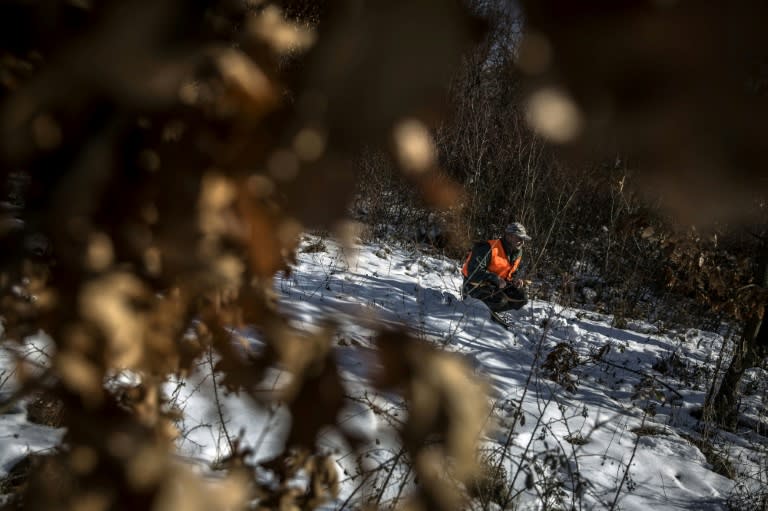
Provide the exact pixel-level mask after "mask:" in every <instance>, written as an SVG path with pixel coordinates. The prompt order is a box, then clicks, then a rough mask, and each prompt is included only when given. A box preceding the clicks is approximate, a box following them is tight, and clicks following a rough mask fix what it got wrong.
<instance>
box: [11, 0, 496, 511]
mask: <svg viewBox="0 0 768 511" xmlns="http://www.w3.org/2000/svg"><path fill="white" fill-rule="evenodd" d="M318 5H320V6H319V7H318ZM285 7H286V10H287V12H288V13H289V15H290V16H284V15H283V12H282V10H281V8H280V6H279V5H275V4H272V3H269V2H264V1H260V0H251V1H246V0H243V1H236V0H221V1H208V2H203V1H195V2H190V1H185V2H182V1H178V0H160V1H158V0H135V1H132V2H119V1H108V0H103V1H93V2H74V1H64V0H59V1H52V2H41V3H30V2H23V1H20V0H11V1H9V2H4V3H3V4H2V6H0V20H2V22H0V25H2V30H0V34H2V35H0V171H1V175H0V177H1V178H2V182H4V183H8V186H9V190H10V191H12V192H13V194H12V195H13V197H14V198H15V203H14V204H11V203H9V204H6V205H5V206H7V207H5V208H4V211H3V213H2V231H0V243H1V244H2V250H0V253H1V254H2V255H1V256H0V257H2V261H0V263H1V264H2V267H1V268H0V271H2V274H1V275H0V300H2V316H3V322H4V327H5V334H4V338H3V342H4V343H9V342H20V341H21V340H23V339H24V338H25V337H26V336H28V335H30V334H32V333H34V332H37V331H38V329H42V330H44V331H45V332H47V333H48V334H49V335H50V336H51V338H52V339H53V341H54V343H55V347H56V352H55V354H54V355H53V359H52V362H51V365H50V369H49V371H48V372H47V373H46V374H45V376H46V379H44V380H41V379H33V378H31V377H30V378H24V377H23V375H25V374H29V371H25V370H24V369H25V362H24V361H23V360H20V361H19V368H18V369H19V370H18V374H19V375H22V378H21V385H22V389H25V390H27V389H28V390H33V389H39V388H41V387H42V388H44V389H45V390H46V391H48V392H50V393H52V394H53V395H55V396H56V398H57V399H59V400H60V401H61V402H62V403H63V412H62V425H63V426H64V427H66V435H65V438H64V441H63V444H62V447H61V449H59V450H58V452H56V453H55V454H52V455H50V456H48V457H46V458H45V459H44V460H43V461H42V462H41V463H40V464H39V465H38V468H37V469H36V470H33V472H32V474H31V475H30V477H29V480H28V481H27V483H26V485H25V487H24V489H23V490H22V495H20V496H19V500H18V502H19V503H20V504H19V505H23V506H24V507H25V508H29V509H51V508H53V507H56V508H57V509H93V510H98V509H146V508H156V509H206V510H207V509H225V508H226V509H234V508H239V507H243V506H244V505H246V503H249V502H255V505H257V506H259V507H262V508H279V509H305V508H312V507H315V506H317V505H319V504H321V503H322V502H324V501H327V500H328V499H331V498H333V497H334V496H335V495H336V494H337V493H338V489H339V488H338V484H339V483H338V477H337V474H336V472H335V470H336V469H335V467H334V466H333V464H332V463H331V462H330V461H329V459H327V458H324V457H322V456H320V455H319V453H318V452H317V450H316V448H315V436H316V434H317V432H318V430H319V429H320V428H321V427H324V426H326V425H332V424H333V423H334V421H335V419H336V415H337V412H338V411H339V409H340V408H341V406H342V404H343V395H344V393H343V387H342V384H341V380H340V377H339V374H338V371H337V368H336V366H335V362H334V358H333V356H332V339H333V338H334V326H333V325H329V326H328V327H327V328H326V329H325V330H323V331H322V332H321V333H319V334H314V335H307V334H306V333H304V332H301V331H297V330H296V329H294V328H291V327H290V326H288V324H287V322H286V321H285V318H283V317H281V316H280V315H279V314H278V313H277V312H276V310H275V307H274V305H275V303H274V302H275V297H274V295H273V292H272V279H273V276H274V274H275V273H276V272H277V271H279V270H285V271H290V266H289V262H290V261H291V259H292V257H293V254H294V252H295V250H296V247H297V244H298V239H299V234H300V232H302V230H304V229H306V228H310V227H321V226H322V227H328V228H330V227H335V226H337V225H338V223H339V222H340V220H341V219H342V217H343V214H344V212H345V209H346V205H347V204H348V203H349V200H350V194H351V191H352V189H353V186H354V178H355V166H354V164H353V163H354V161H355V159H356V154H357V153H358V152H359V149H360V148H361V147H363V146H368V145H370V146H381V147H388V148H389V149H390V150H392V152H393V155H394V156H393V160H394V161H396V163H397V165H398V166H399V168H400V169H401V170H402V171H403V172H404V173H405V175H406V176H408V178H409V179H410V180H411V181H412V182H413V183H414V184H415V186H416V187H417V188H419V189H420V190H421V192H422V194H423V196H424V200H425V202H426V203H427V204H430V205H439V206H445V205H447V204H451V203H452V202H454V201H456V200H457V198H458V188H457V187H456V186H455V185H452V184H451V183H450V182H449V181H446V180H444V179H442V178H440V179H436V176H438V169H437V165H436V162H435V158H434V150H433V149H432V144H431V142H430V138H429V135H428V133H429V131H428V127H429V125H430V124H433V123H434V122H435V121H436V119H438V115H439V113H440V109H441V105H440V104H439V102H436V101H435V99H436V98H439V97H440V91H441V88H442V87H443V84H444V83H445V78H446V76H447V74H448V73H449V72H450V71H451V69H452V68H453V66H454V65H455V63H456V62H457V61H458V57H459V55H460V54H461V52H462V51H463V50H464V48H465V47H466V45H467V43H468V42H469V41H471V39H472V37H473V36H474V35H475V34H477V33H478V32H479V31H480V30H481V29H482V27H481V25H480V24H479V23H477V22H476V21H475V20H473V19H472V18H470V17H469V16H467V15H466V13H465V12H464V11H463V10H462V9H460V8H459V6H458V4H454V3H450V2H449V3H445V2H444V1H442V0H440V1H437V0H432V1H424V2H418V3H412V2H404V1H396V2H387V3H383V4H382V3H373V2H371V3H369V5H361V4H359V3H358V2H351V1H342V0H338V1H329V2H325V3H323V4H316V3H314V2H308V1H304V2H302V1H292V2H285ZM427 24H428V25H429V27H430V30H429V33H428V34H427V33H425V31H424V29H423V27H424V26H426V25H427ZM395 32H396V34H397V36H396V37H395V36H394V34H395ZM19 190H21V191H19ZM22 222H23V224H22ZM192 320H196V323H195V325H196V327H195V328H194V331H193V335H189V334H188V330H189V328H190V325H191V324H192ZM245 324H248V325H253V326H255V327H256V328H257V329H258V330H259V331H261V332H262V333H263V340H264V341H265V343H266V345H267V349H266V350H265V352H264V353H263V354H261V355H259V356H248V357H243V356H242V355H241V354H240V351H239V350H237V349H235V347H234V343H235V342H236V341H237V339H235V338H234V337H235V335H234V334H232V333H231V332H232V330H231V329H230V328H228V327H238V326H241V325H245ZM380 343H381V345H380V353H381V359H382V363H383V366H384V368H385V370H384V372H383V373H382V375H381V376H380V377H379V379H378V383H379V385H380V386H381V387H383V388H388V389H395V390H400V391H402V392H403V395H404V396H405V398H406V400H407V401H408V402H409V405H410V413H409V420H408V422H407V424H406V425H405V426H404V429H403V431H402V439H403V445H404V446H405V448H406V449H407V451H408V453H409V455H410V458H411V459H412V460H413V462H414V468H413V469H414V471H415V474H416V477H417V478H418V480H419V481H420V482H419V485H418V487H417V491H416V493H415V494H414V498H413V500H412V501H411V503H410V504H409V505H410V506H412V508H415V509H455V508H457V506H458V505H459V504H458V500H457V499H459V498H460V495H459V494H458V493H457V492H456V491H455V490H454V489H448V490H446V488H445V486H446V485H445V481H447V480H448V479H446V478H444V477H442V476H441V473H442V471H443V469H444V468H445V467H447V466H451V467H452V469H451V470H452V473H453V476H454V477H456V478H458V479H459V480H467V479H469V478H470V477H471V475H472V473H473V468H474V449H473V447H472V446H473V445H474V440H475V439H476V435H477V434H479V431H478V430H479V424H476V422H477V420H478V419H476V418H479V417H483V416H484V415H485V414H484V413H481V412H480V411H478V409H477V408H478V406H480V405H478V403H481V402H483V401H484V400H482V399H479V397H480V396H482V395H483V392H482V389H480V388H479V387H476V386H474V385H470V384H469V379H468V376H467V373H466V371H465V369H464V368H463V366H462V364H461V363H460V362H459V361H457V360H455V359H453V358H450V357H447V356H445V355H443V354H440V353H438V352H437V351H435V350H434V349H432V348H430V347H428V346H427V345H425V344H423V343H420V342H417V341H416V340H415V339H414V338H413V337H412V336H411V335H410V334H409V333H407V332H405V331H400V332H385V333H383V334H382V335H381V337H380ZM211 348H212V349H213V350H215V352H216V354H217V355H218V360H219V362H218V364H217V366H216V370H217V371H219V372H220V373H221V378H220V381H221V382H222V383H223V384H224V385H225V386H226V387H227V388H228V389H229V390H231V391H235V392H241V393H250V394H251V396H252V397H253V398H254V399H255V400H256V402H261V403H264V401H263V400H264V399H265V398H264V396H263V395H260V394H258V393H255V392H254V391H255V389H256V388H257V386H258V385H259V383H260V382H261V377H262V375H263V374H264V370H265V369H267V368H269V367H280V368H283V369H285V370H287V371H290V372H291V373H292V374H293V375H294V379H293V380H292V383H291V385H290V386H289V387H287V388H285V389H283V391H282V393H281V395H280V396H279V399H281V400H283V401H284V402H286V403H287V404H288V406H289V408H290V411H291V413H292V414H293V418H294V420H293V421H292V423H293V427H292V429H291V431H290V434H289V436H288V441H287V444H286V450H285V452H284V453H283V454H282V455H281V456H279V457H278V458H276V459H275V460H272V461H271V462H270V463H269V464H268V465H265V468H269V469H271V470H273V471H274V472H275V473H276V474H277V476H278V480H279V481H281V482H282V483H283V484H281V485H278V486H277V487H269V488H263V487H259V485H258V484H257V483H256V481H255V478H254V468H255V467H253V466H249V465H248V463H247V462H246V461H245V460H246V454H247V446H240V445H237V442H235V444H234V447H235V449H234V452H233V453H231V456H230V457H229V459H228V460H227V461H228V466H229V467H230V468H231V469H230V471H229V472H228V475H227V476H226V477H225V478H224V479H221V480H217V481H202V480H200V477H199V476H198V475H195V474H193V473H192V471H190V470H188V469H186V468H185V467H184V466H182V465H180V464H178V463H177V462H175V461H173V459H172V458H171V456H170V452H171V451H172V450H173V441H174V438H175V437H176V435H177V434H178V432H177V431H176V428H175V425H174V424H175V419H176V417H175V416H174V414H173V412H170V411H168V410H167V409H166V407H164V400H165V397H164V395H163V393H162V384H163V382H164V381H165V379H166V377H167V375H169V374H184V373H185V372H187V371H189V370H190V368H192V367H193V365H194V364H195V363H196V362H197V361H199V360H200V359H201V358H202V357H204V356H205V355H206V352H207V351H208V350H209V349H211ZM122 369H130V370H132V371H135V372H136V373H137V374H139V375H140V376H141V384H140V386H139V387H137V388H135V389H131V390H130V392H126V393H123V394H121V395H120V396H116V395H113V394H111V393H110V392H109V391H107V390H106V389H105V388H104V386H103V382H104V381H105V378H106V377H107V376H108V375H109V374H111V373H112V372H113V371H115V370H122ZM15 397H16V398H20V397H22V396H21V395H20V394H19V395H17V396H15ZM264 404H267V403H264ZM475 426H477V428H475ZM349 440H350V442H351V443H352V445H353V446H355V445H356V444H355V443H354V439H349ZM449 460H450V461H449ZM302 468H303V469H304V470H306V471H307V473H308V474H310V480H311V482H310V484H309V487H308V488H307V490H306V491H297V490H295V489H293V488H292V487H290V486H289V485H288V484H287V481H288V480H289V479H290V477H291V476H292V475H293V474H295V473H296V471H297V470H299V469H302ZM254 499H255V500H254Z"/></svg>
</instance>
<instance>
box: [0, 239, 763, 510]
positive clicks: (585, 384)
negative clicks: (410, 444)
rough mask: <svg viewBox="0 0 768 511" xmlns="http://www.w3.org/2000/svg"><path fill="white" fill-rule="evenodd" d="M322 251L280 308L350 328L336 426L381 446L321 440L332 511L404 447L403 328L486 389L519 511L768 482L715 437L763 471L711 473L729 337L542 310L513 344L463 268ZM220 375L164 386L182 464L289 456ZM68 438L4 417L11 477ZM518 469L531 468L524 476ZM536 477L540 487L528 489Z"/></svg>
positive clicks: (682, 503) (3, 448)
mask: <svg viewBox="0 0 768 511" xmlns="http://www.w3.org/2000/svg"><path fill="white" fill-rule="evenodd" d="M319 241H321V240H320V239H319V238H317V237H315V236H312V235H308V234H307V235H305V236H304V240H303V243H302V247H304V248H306V247H310V246H312V247H320V246H321V245H322V246H324V249H322V250H320V251H316V250H308V251H300V252H299V254H298V264H297V265H296V267H295V268H294V269H293V271H292V272H291V273H290V275H289V276H286V275H283V274H279V275H278V276H277V277H276V281H275V290H276V291H277V292H278V294H279V296H280V299H279V307H280V309H281V311H282V312H283V313H284V314H285V315H286V316H287V317H288V318H289V319H290V321H291V323H292V324H293V325H294V326H296V327H297V328H300V329H303V330H307V331H313V330H317V329H319V328H320V325H321V324H322V323H323V321H324V320H326V319H328V318H332V319H333V320H334V321H335V322H337V323H338V324H339V325H341V327H340V330H339V332H338V334H337V339H336V346H335V348H334V349H335V356H336V360H337V362H338V364H339V366H340V368H341V370H342V377H343V379H344V384H345V387H346V392H347V394H348V396H349V398H348V400H347V405H346V406H345V408H344V410H343V411H342V413H341V414H340V416H339V427H340V428H342V430H343V431H345V432H347V433H351V434H354V435H355V436H356V437H357V438H360V439H362V440H363V441H364V442H366V443H367V444H368V445H369V446H370V448H369V450H368V455H367V456H366V457H364V459H362V460H359V459H358V458H357V456H356V455H355V454H353V453H351V450H350V448H349V447H348V446H347V445H346V444H345V442H344V440H343V439H342V436H341V435H339V434H338V432H337V431H334V430H332V429H329V430H328V431H327V432H326V433H324V434H323V435H322V437H321V438H320V439H319V440H318V441H319V444H320V445H321V446H322V447H323V448H324V449H326V450H327V452H330V453H333V455H334V456H335V459H336V461H337V465H338V467H339V471H340V474H341V480H342V493H341V495H340V497H339V499H338V500H337V501H336V502H334V503H332V504H331V505H330V506H328V507H327V508H328V509H334V508H338V507H341V506H342V504H343V503H345V502H347V501H348V500H350V502H352V501H353V499H354V497H355V492H357V491H358V490H357V488H358V486H360V484H361V482H360V481H361V478H362V475H361V474H362V473H363V471H364V470H366V469H369V468H374V467H377V466H391V463H393V460H392V458H393V457H394V454H396V452H397V449H398V444H397V436H396V434H395V430H394V429H393V428H394V427H395V426H396V425H397V422H398V421H399V420H403V419H404V417H405V416H406V415H407V410H406V409H405V407H404V405H403V403H402V402H401V401H400V400H399V398H398V397H397V396H394V395H388V394H382V393H377V392H375V391H373V390H372V389H371V387H370V385H368V381H369V378H370V376H371V373H372V370H373V367H372V365H373V364H374V363H375V360H376V358H375V357H374V356H373V355H374V353H373V351H372V350H373V349H374V348H373V347H372V344H371V339H372V336H373V335H374V332H375V331H376V329H377V328H378V327H380V326H381V325H393V326H394V325H407V326H408V327H409V328H411V329H412V330H413V331H415V332H417V333H418V336H419V337H421V338H424V339H427V340H429V341H430V342H432V343H434V344H435V345H436V346H439V347H440V348H441V349H444V350H446V351H449V352H453V353H455V354H457V355H459V356H460V357H461V358H462V359H463V360H464V361H465V363H466V364H467V365H468V366H469V367H470V368H471V369H472V372H473V374H474V375H475V376H476V377H477V378H478V379H481V380H483V381H485V382H487V384H488V386H489V388H490V393H489V395H488V396H486V397H487V399H488V401H489V404H490V405H491V407H492V413H491V417H489V420H488V424H489V427H488V429H487V431H486V434H485V435H486V436H485V438H484V439H483V441H482V446H481V452H483V453H486V454H488V455H489V456H493V453H498V452H499V450H500V448H501V447H502V446H504V445H507V444H508V446H509V452H510V455H509V456H507V457H505V458H504V461H503V465H504V468H505V469H506V471H507V474H508V483H509V485H510V487H514V488H513V491H514V493H519V496H518V498H517V500H516V505H517V506H518V508H519V509H541V508H542V507H544V504H543V502H544V500H546V501H548V504H549V505H554V504H557V503H558V502H559V503H561V504H562V507H564V508H570V507H571V505H574V506H575V507H576V508H579V509H611V508H613V509H622V510H626V511H632V510H638V511H639V510H647V509H654V510H655V511H672V510H683V509H685V510H690V509H697V510H718V509H727V501H728V499H729V497H731V496H732V495H733V494H734V491H736V487H737V486H739V485H741V487H743V486H744V485H746V486H747V487H749V486H750V485H751V484H752V485H753V484H760V481H759V479H760V478H761V477H762V478H763V481H762V482H763V484H764V483H765V480H764V477H765V475H764V474H765V469H764V464H765V459H766V457H765V453H766V450H768V448H767V447H766V445H768V443H767V442H766V439H765V438H764V437H760V436H759V435H757V434H755V433H748V432H744V433H743V434H729V433H725V432H716V433H715V434H714V436H713V437H712V438H711V439H710V441H711V442H716V441H717V442H719V443H718V445H720V446H723V450H728V454H730V457H731V458H732V460H733V461H734V466H736V467H737V470H738V471H739V472H740V473H741V474H752V479H748V478H747V479H742V480H739V481H735V480H731V479H728V478H726V477H724V476H722V475H719V474H717V473H715V472H714V471H713V470H712V468H713V467H712V465H711V464H710V462H708V461H707V457H706V456H705V455H704V453H702V451H701V450H700V449H699V447H697V446H696V444H695V442H693V441H692V440H691V439H692V438H695V437H697V432H698V430H697V427H698V421H697V420H696V419H695V418H694V417H692V416H691V415H690V413H689V412H690V411H691V410H692V409H694V408H695V407H697V406H700V405H701V404H702V403H703V402H704V399H705V397H706V393H707V392H708V390H709V385H710V382H711V377H712V367H713V366H714V361H715V360H716V357H717V356H718V354H719V353H720V350H721V345H722V343H723V337H722V336H721V335H720V334H718V333H713V332H704V331H699V330H694V329H688V330H683V331H662V330H661V329H660V327H659V326H658V325H652V324H649V323H646V322H643V321H640V320H631V321H628V322H627V327H626V328H624V329H620V328H615V327H613V326H611V325H612V323H613V321H612V319H613V318H612V317H610V316H608V315H601V314H597V313H595V312H590V311H587V310H580V309H576V308H571V307H563V306H560V305H557V304H554V303H550V302H546V301H540V300H533V301H532V302H531V303H530V304H529V305H527V306H526V307H525V308H524V309H523V310H521V311H517V312H515V313H513V314H512V317H513V323H514V325H513V327H512V329H511V331H507V330H504V329H503V328H501V327H500V326H499V325H497V324H495V323H493V322H492V321H491V320H490V315H489V313H488V310H487V309H486V308H485V306H484V305H483V304H482V303H480V302H478V301H476V300H473V299H468V300H467V301H462V300H461V298H460V292H459V289H460V285H461V277H460V274H459V264H460V262H459V261H456V260H451V259H448V258H445V257H442V256H438V255H429V254H428V253H427V252H425V251H419V250H416V249H414V248H410V249H408V248H402V247H395V246H390V245H387V244H384V243H370V244H363V243H359V244H358V245H355V246H353V247H344V246H341V245H339V244H337V243H335V242H333V241H331V240H328V239H323V240H322V241H323V243H322V244H320V243H319ZM240 334H241V336H244V337H245V339H246V340H247V341H248V343H249V344H250V346H249V347H250V348H252V349H254V350H258V349H260V346H261V342H260V340H259V338H258V334H256V333H254V332H240ZM41 339H43V336H41V337H40V338H32V339H30V340H28V345H29V346H30V347H31V348H30V350H31V351H30V352H31V353H36V354H39V353H40V352H41V350H42V348H40V347H39V346H40V345H41V344H46V343H45V342H44V341H42V340H41ZM35 347H37V348H35ZM32 348H34V349H32ZM555 348H558V349H562V350H567V351H566V353H568V354H569V355H568V356H569V358H568V360H570V361H571V362H573V361H575V360H577V361H578V362H579V363H578V364H576V367H573V368H571V369H570V370H569V371H568V373H569V374H568V375H566V376H565V378H566V381H567V382H570V384H571V385H572V387H571V390H570V391H569V390H567V389H566V388H564V386H563V385H560V384H558V383H556V382H555V381H552V380H551V379H548V378H547V373H546V371H545V370H544V369H542V367H541V366H542V364H543V363H544V362H545V360H547V355H548V354H550V353H551V352H552V350H553V349H555ZM46 349H47V348H46ZM574 354H575V357H576V358H575V357H574ZM40 358H41V357H39V356H38V361H39V360H40ZM42 358H43V359H44V357H42ZM14 360H15V357H13V356H11V354H10V353H9V352H8V351H4V352H2V358H0V370H1V371H3V373H2V374H4V375H8V376H9V378H7V379H6V378H5V377H4V379H5V380H7V381H4V383H3V387H2V388H0V393H2V395H3V397H4V398H6V397H8V396H9V395H10V394H11V393H12V392H13V390H14V388H15V387H14V385H15V383H14V378H13V377H12V373H13V371H14V367H15V365H14ZM213 362H214V360H213V359H208V358H204V359H203V360H201V361H200V363H199V366H198V368H197V371H196V372H194V373H193V374H191V375H190V376H189V377H187V378H186V379H179V380H175V379H173V380H171V381H169V382H168V383H167V385H166V392H167V395H168V396H169V400H170V402H171V404H173V405H174V406H177V407H178V408H179V409H181V410H182V411H183V412H184V418H183V419H182V421H181V422H180V423H179V429H180V430H181V432H182V436H181V438H180V439H179V441H178V454H179V456H180V457H181V458H183V459H188V460H191V461H194V462H196V463H198V464H200V465H205V464H207V463H211V462H213V461H216V460H219V459H221V458H222V457H224V456H226V455H227V454H228V453H229V448H230V443H229V439H233V438H235V437H238V436H240V437H241V441H242V442H243V444H245V445H248V446H250V447H251V448H252V450H253V453H254V454H253V457H252V459H253V461H257V460H266V459H269V458H270V457H272V456H274V455H276V454H277V453H279V452H280V451H281V449H282V447H283V444H284V442H285V438H286V434H287V426H288V425H289V424H290V421H291V417H290V414H289V413H288V411H287V409H286V408H285V407H284V406H280V405H274V406H271V407H263V406H262V405H259V404H257V403H255V402H253V401H252V400H251V399H250V398H248V397H244V396H238V395H227V394H225V393H224V392H223V390H221V389H219V388H218V387H217V385H216V382H215V378H214V376H213V375H212V374H211V368H212V366H213ZM749 378H751V380H750V381H754V382H755V386H756V387H759V385H760V382H761V381H764V380H765V372H764V371H762V370H759V369H756V370H752V371H750V373H749ZM128 380H130V378H128ZM289 380H290V375H288V374H285V373H281V372H278V371H275V372H274V373H273V374H271V375H270V376H269V377H268V378H267V379H266V380H265V382H264V388H263V391H264V392H265V393H270V392H274V391H275V390H276V389H279V388H281V387H282V386H284V385H285V383H287V382H288V381H289ZM113 383H114V382H113ZM744 399H745V410H747V411H748V412H749V414H750V415H749V416H750V417H751V418H752V419H753V420H754V421H760V420H763V421H764V420H765V416H764V415H765V412H764V410H765V407H764V404H763V403H762V402H761V399H762V398H761V396H760V392H759V391H756V392H755V393H754V394H753V395H751V396H745V398H744ZM382 410H383V411H386V412H388V413H382ZM761 411H762V412H761ZM761 413H762V415H761ZM222 419H223V420H222ZM61 437H62V431H61V430H55V429H51V428H47V427H44V426H39V425H35V424H31V423H29V422H28V421H27V419H26V413H25V408H24V403H23V402H21V403H20V404H19V405H18V406H16V407H14V408H12V409H10V410H6V411H5V412H4V413H3V414H2V415H0V439H1V441H0V476H4V475H6V474H7V473H8V470H9V469H10V468H11V467H12V466H13V465H14V464H15V463H16V462H18V461H19V460H20V459H21V458H23V457H24V456H25V455H27V454H29V453H32V452H39V451H44V450H46V449H50V448H52V447H55V446H56V445H58V444H59V442H60V439H61ZM521 460H523V464H524V470H519V469H518V467H519V463H520V462H521ZM552 460H556V461H552ZM388 464H389V465H388ZM761 465H762V467H763V468H762V469H761V468H760V467H761ZM514 474H517V475H514ZM401 475H402V474H401ZM531 476H532V477H533V479H532V481H533V482H534V483H535V484H534V485H533V487H531V488H530V489H526V482H529V483H530V482H531V479H530V478H531ZM547 476H548V477H547ZM512 479H514V481H512ZM527 479H528V481H526V480H527ZM755 480H758V481H757V482H754V481H755ZM547 481H549V483H548V482H547ZM551 481H561V482H562V485H561V488H560V489H559V490H557V489H556V488H554V487H550V486H546V485H547V484H551ZM579 483H580V484H579ZM398 485H399V483H398V484H397V485H394V486H393V487H392V488H388V489H387V490H386V491H384V492H383V493H382V501H386V499H387V498H394V497H395V496H396V495H397V493H398V492H399V491H401V489H400V488H398V487H397V486H398ZM575 486H579V487H580V489H579V491H573V490H574V487H575ZM553 488H554V489H553ZM406 491H407V485H406Z"/></svg>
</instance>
